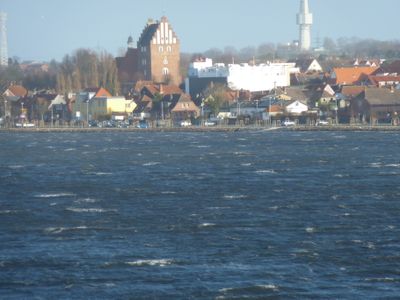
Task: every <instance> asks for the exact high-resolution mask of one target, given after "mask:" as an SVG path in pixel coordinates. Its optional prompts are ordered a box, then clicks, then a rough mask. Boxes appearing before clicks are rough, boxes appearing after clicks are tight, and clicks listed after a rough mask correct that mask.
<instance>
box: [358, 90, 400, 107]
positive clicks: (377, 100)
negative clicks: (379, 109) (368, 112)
mask: <svg viewBox="0 0 400 300" xmlns="http://www.w3.org/2000/svg"><path fill="white" fill-rule="evenodd" d="M365 100H366V101H367V102H368V103H369V104H370V105H400V91H399V90H396V89H392V90H390V89H387V88H366V89H365Z"/></svg>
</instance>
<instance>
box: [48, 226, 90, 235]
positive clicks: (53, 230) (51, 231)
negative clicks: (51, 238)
mask: <svg viewBox="0 0 400 300" xmlns="http://www.w3.org/2000/svg"><path fill="white" fill-rule="evenodd" d="M86 229H88V227H86V226H77V227H48V228H46V229H45V230H44V231H45V232H46V233H49V234H58V233H62V232H64V231H72V230H86Z"/></svg>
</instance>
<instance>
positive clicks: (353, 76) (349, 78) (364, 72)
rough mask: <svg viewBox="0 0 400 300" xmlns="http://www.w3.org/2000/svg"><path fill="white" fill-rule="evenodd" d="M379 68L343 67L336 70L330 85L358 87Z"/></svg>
mask: <svg viewBox="0 0 400 300" xmlns="http://www.w3.org/2000/svg"><path fill="white" fill-rule="evenodd" d="M377 69H378V68H377V67H342V68H334V69H333V71H332V73H331V76H330V83H331V84H333V85H357V84H361V83H362V82H363V81H365V80H366V79H368V76H369V75H371V74H373V73H374V72H375V71H376V70H377Z"/></svg>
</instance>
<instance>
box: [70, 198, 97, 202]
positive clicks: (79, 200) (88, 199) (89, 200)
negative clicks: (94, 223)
mask: <svg viewBox="0 0 400 300" xmlns="http://www.w3.org/2000/svg"><path fill="white" fill-rule="evenodd" d="M97 201H98V200H97V199H93V198H84V199H78V200H76V201H74V202H75V203H95V202H97Z"/></svg>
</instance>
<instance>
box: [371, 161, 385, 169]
mask: <svg viewBox="0 0 400 300" xmlns="http://www.w3.org/2000/svg"><path fill="white" fill-rule="evenodd" d="M369 166H370V167H371V168H382V164H381V163H380V162H374V163H370V164H369Z"/></svg>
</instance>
